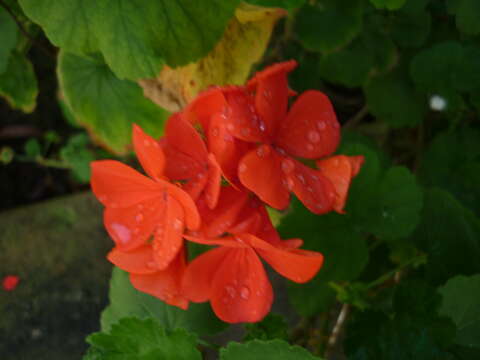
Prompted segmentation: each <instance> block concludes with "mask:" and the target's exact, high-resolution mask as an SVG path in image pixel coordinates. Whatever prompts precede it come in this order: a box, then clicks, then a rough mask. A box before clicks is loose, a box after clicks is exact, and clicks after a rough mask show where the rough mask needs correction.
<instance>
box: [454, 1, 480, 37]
mask: <svg viewBox="0 0 480 360" xmlns="http://www.w3.org/2000/svg"><path fill="white" fill-rule="evenodd" d="M449 11H450V13H451V14H455V23H456V24H457V28H458V30H460V31H461V32H463V33H465V34H468V35H478V34H479V33H480V23H479V21H478V18H479V17H480V2H478V1H477V0H458V1H455V2H452V1H450V4H449Z"/></svg>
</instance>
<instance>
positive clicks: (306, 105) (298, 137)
mask: <svg viewBox="0 0 480 360" xmlns="http://www.w3.org/2000/svg"><path fill="white" fill-rule="evenodd" d="M319 124H322V125H319ZM319 126H320V127H319ZM323 126H324V128H323ZM320 128H323V130H321V131H319V130H320ZM339 141H340V129H339V126H338V121H337V117H336V115H335V111H334V110H333V106H332V104H331V102H330V100H329V99H328V97H327V96H326V95H325V94H323V93H321V92H320V91H316V90H309V91H305V92H304V93H302V94H301V95H300V96H299V97H298V98H297V100H296V101H295V103H294V104H293V105H292V107H291V109H290V111H289V113H288V115H287V117H286V119H285V121H283V123H282V124H281V125H280V127H279V130H278V133H277V136H276V138H275V140H274V142H275V144H276V145H278V146H280V147H282V148H283V149H285V151H287V153H289V154H291V155H294V156H298V157H302V158H306V159H318V158H320V157H323V156H328V155H330V154H332V153H333V152H334V151H335V149H336V148H337V146H338V143H339Z"/></svg>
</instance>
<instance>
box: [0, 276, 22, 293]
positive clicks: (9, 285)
mask: <svg viewBox="0 0 480 360" xmlns="http://www.w3.org/2000/svg"><path fill="white" fill-rule="evenodd" d="M19 282H20V278H19V277H18V276H17V275H7V276H5V277H4V278H3V281H2V286H3V290H5V291H13V290H15V288H16V287H17V286H18V283H19Z"/></svg>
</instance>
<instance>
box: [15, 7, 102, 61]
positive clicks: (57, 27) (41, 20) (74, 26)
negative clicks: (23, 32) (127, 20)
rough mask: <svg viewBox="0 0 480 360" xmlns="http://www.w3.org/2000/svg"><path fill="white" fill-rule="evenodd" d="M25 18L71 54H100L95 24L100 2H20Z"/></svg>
mask: <svg viewBox="0 0 480 360" xmlns="http://www.w3.org/2000/svg"><path fill="white" fill-rule="evenodd" d="M18 1H19V3H20V5H21V6H22V9H23V11H24V12H25V15H27V16H28V17H29V18H30V19H31V20H33V21H34V22H36V23H37V24H39V25H40V26H41V27H42V28H43V30H44V31H45V33H46V35H47V36H48V38H49V39H50V41H51V42H52V43H53V44H54V45H56V46H59V47H61V48H62V49H65V50H67V51H70V52H74V53H87V52H94V51H95V50H97V41H96V35H97V34H96V30H95V26H94V23H93V19H94V15H95V12H96V11H97V8H96V4H97V2H98V1H97V0H56V1H50V0H18Z"/></svg>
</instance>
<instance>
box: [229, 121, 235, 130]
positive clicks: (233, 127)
mask: <svg viewBox="0 0 480 360" xmlns="http://www.w3.org/2000/svg"><path fill="white" fill-rule="evenodd" d="M234 129H235V126H233V124H232V123H228V124H227V130H228V131H233V130H234Z"/></svg>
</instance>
